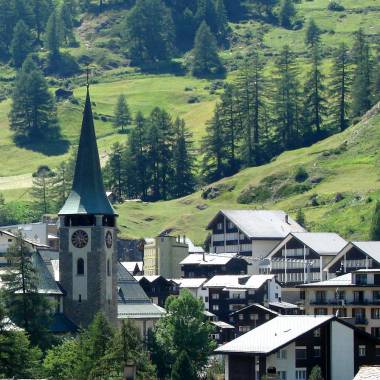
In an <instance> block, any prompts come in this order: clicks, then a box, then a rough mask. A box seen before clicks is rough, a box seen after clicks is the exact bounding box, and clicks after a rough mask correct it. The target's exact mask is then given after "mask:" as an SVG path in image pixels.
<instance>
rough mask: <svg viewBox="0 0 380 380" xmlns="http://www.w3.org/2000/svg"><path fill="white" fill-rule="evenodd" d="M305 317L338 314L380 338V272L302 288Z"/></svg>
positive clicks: (360, 273)
mask: <svg viewBox="0 0 380 380" xmlns="http://www.w3.org/2000/svg"><path fill="white" fill-rule="evenodd" d="M300 289H302V290H303V291H304V296H303V298H304V300H303V302H304V311H305V314H312V315H336V316H339V317H341V318H347V321H349V322H351V323H353V324H354V325H355V326H357V327H358V328H360V329H362V330H365V331H366V332H368V333H370V334H372V335H374V336H376V337H380V269H359V270H357V271H355V272H352V273H347V274H344V275H342V276H339V277H335V278H332V279H330V280H326V281H321V282H316V283H310V284H304V285H300Z"/></svg>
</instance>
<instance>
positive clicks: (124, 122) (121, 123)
mask: <svg viewBox="0 0 380 380" xmlns="http://www.w3.org/2000/svg"><path fill="white" fill-rule="evenodd" d="M131 122H132V118H131V113H130V111H129V107H128V104H127V101H126V99H125V96H124V95H119V97H118V98H117V104H116V108H115V116H114V123H113V124H114V126H115V127H116V128H120V127H121V132H122V133H124V127H127V126H128V125H130V124H131Z"/></svg>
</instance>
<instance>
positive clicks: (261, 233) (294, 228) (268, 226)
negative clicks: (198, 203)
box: [207, 210, 305, 239]
mask: <svg viewBox="0 0 380 380" xmlns="http://www.w3.org/2000/svg"><path fill="white" fill-rule="evenodd" d="M220 214H223V215H225V216H226V217H227V218H228V219H229V220H231V222H233V223H234V224H235V225H236V226H237V227H238V228H239V229H240V230H241V231H242V232H244V233H245V234H246V235H247V236H248V237H249V238H258V239H260V238H261V239H270V238H273V239H282V238H284V237H285V236H286V235H288V234H289V233H290V232H305V229H304V228H303V227H301V226H300V225H299V224H298V223H297V222H296V221H295V220H293V219H292V218H291V217H290V216H287V213H286V212H284V211H281V210H220V211H219V213H218V214H217V215H216V216H215V217H214V219H213V220H212V221H211V222H210V223H209V224H208V226H207V228H208V229H210V228H211V226H212V224H213V222H214V220H215V219H216V218H217V217H218V216H219V215H220ZM286 217H287V218H288V220H287V221H286Z"/></svg>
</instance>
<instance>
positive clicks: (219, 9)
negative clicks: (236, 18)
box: [215, 0, 229, 46]
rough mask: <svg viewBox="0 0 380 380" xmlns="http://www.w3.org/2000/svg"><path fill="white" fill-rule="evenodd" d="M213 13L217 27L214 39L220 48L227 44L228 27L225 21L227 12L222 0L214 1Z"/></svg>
mask: <svg viewBox="0 0 380 380" xmlns="http://www.w3.org/2000/svg"><path fill="white" fill-rule="evenodd" d="M215 11H216V26H217V32H216V39H217V41H218V42H219V44H220V45H221V46H225V45H226V42H227V37H228V32H229V27H228V20H227V12H226V8H225V6H224V0H217V1H216V6H215Z"/></svg>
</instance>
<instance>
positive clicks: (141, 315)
mask: <svg viewBox="0 0 380 380" xmlns="http://www.w3.org/2000/svg"><path fill="white" fill-rule="evenodd" d="M165 314H166V311H165V309H164V308H162V307H160V306H158V305H156V304H154V303H152V302H149V303H139V304H121V303H119V304H118V305H117V317H118V318H119V319H126V318H131V319H157V318H161V317H163V316H164V315H165Z"/></svg>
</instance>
